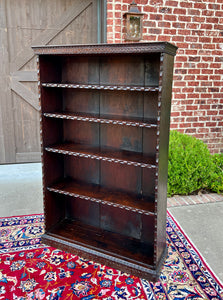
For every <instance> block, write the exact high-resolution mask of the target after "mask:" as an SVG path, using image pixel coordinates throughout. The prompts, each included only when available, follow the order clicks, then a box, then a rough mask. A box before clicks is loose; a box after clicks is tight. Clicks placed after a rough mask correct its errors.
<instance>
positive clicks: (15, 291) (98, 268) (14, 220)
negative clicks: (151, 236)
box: [0, 213, 223, 300]
mask: <svg viewBox="0 0 223 300" xmlns="http://www.w3.org/2000/svg"><path fill="white" fill-rule="evenodd" d="M43 225H44V218H43V216H42V215H31V216H20V217H10V218H0V299H4V300H11V299H13V300H14V299H16V300H33V299H35V300H37V299H46V300H60V299H82V300H89V299H104V300H116V299H117V300H124V299H134V300H139V299H151V300H152V299H174V300H183V299H187V300H191V299H196V300H197V299H212V300H217V299H222V298H223V286H222V285H221V283H220V282H219V281H218V279H217V278H216V277H215V275H214V274H213V272H212V271H211V270H210V269H209V268H208V266H207V265H206V263H205V262H204V260H203V259H202V257H201V256H200V254H199V253H198V251H197V250H196V249H195V247H194V246H193V245H192V244H191V242H190V241H189V239H188V238H187V237H186V236H185V234H184V232H183V231H182V230H181V228H180V227H179V225H178V224H177V223H176V221H175V220H174V219H173V217H172V216H171V215H170V214H169V213H168V217H167V243H168V257H167V259H166V261H165V264H164V266H163V269H162V273H161V276H160V281H159V282H157V283H155V284H154V283H152V282H148V281H146V280H143V279H139V278H137V277H134V276H130V275H129V274H125V273H121V272H120V271H117V270H114V269H110V268H108V267H106V266H103V265H100V264H96V263H94V262H93V261H88V260H85V259H83V258H81V257H78V256H75V255H71V254H69V253H66V252H62V251H60V250H57V249H54V248H51V247H46V246H45V245H42V244H40V241H41V235H42V233H43V230H44V229H43Z"/></svg>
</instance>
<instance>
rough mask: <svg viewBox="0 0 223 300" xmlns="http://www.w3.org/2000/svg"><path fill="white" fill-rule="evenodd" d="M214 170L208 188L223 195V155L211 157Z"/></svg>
mask: <svg viewBox="0 0 223 300" xmlns="http://www.w3.org/2000/svg"><path fill="white" fill-rule="evenodd" d="M211 159H212V170H211V180H210V182H209V185H208V188H209V189H210V190H211V191H213V192H216V193H223V153H222V154H214V155H212V156H211Z"/></svg>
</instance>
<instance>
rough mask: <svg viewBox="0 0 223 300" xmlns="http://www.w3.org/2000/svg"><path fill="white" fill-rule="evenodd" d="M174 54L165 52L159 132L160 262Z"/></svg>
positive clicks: (163, 234) (158, 205)
mask: <svg viewBox="0 0 223 300" xmlns="http://www.w3.org/2000/svg"><path fill="white" fill-rule="evenodd" d="M173 63H174V56H172V55H169V54H164V59H163V78H162V93H161V114H160V133H159V163H158V197H157V257H156V263H157V264H158V263H159V261H160V259H161V258H162V255H163V253H164V251H165V247H166V209H167V179H168V150H169V128H170V110H171V94H172V78H173Z"/></svg>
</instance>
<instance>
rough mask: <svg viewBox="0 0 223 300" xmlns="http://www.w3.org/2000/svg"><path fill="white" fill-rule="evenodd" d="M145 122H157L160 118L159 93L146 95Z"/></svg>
mask: <svg viewBox="0 0 223 300" xmlns="http://www.w3.org/2000/svg"><path fill="white" fill-rule="evenodd" d="M143 112H144V120H154V122H156V121H157V116H158V93H157V92H151V93H144V102H143Z"/></svg>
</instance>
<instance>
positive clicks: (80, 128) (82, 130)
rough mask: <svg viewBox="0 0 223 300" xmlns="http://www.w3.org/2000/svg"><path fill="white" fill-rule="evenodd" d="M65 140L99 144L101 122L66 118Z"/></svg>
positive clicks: (93, 144)
mask: <svg viewBox="0 0 223 300" xmlns="http://www.w3.org/2000/svg"><path fill="white" fill-rule="evenodd" d="M63 122H64V128H63V130H64V142H75V143H79V144H88V145H92V146H99V126H100V125H99V124H98V123H88V122H79V121H73V120H64V121H63Z"/></svg>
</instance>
